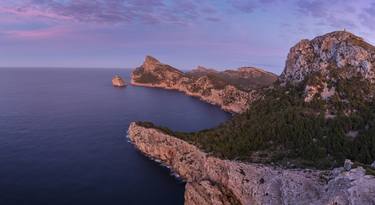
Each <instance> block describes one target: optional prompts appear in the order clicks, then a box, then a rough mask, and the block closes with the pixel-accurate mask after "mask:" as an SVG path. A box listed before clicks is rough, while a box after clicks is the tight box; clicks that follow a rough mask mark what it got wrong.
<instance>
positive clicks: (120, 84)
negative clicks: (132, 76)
mask: <svg viewBox="0 0 375 205" xmlns="http://www.w3.org/2000/svg"><path fill="white" fill-rule="evenodd" d="M112 85H113V86H115V87H124V86H126V84H125V81H124V80H123V79H122V78H121V77H120V76H119V75H115V77H113V78H112Z"/></svg>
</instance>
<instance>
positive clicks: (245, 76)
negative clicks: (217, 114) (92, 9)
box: [131, 56, 277, 113]
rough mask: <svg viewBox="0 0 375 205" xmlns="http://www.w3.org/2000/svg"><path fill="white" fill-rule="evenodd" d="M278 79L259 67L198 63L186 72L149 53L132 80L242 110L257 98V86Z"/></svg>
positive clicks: (135, 83) (237, 111) (263, 85)
mask: <svg viewBox="0 0 375 205" xmlns="http://www.w3.org/2000/svg"><path fill="white" fill-rule="evenodd" d="M276 79H277V77H276V75H274V74H272V73H269V72H266V71H261V69H259V68H256V69H255V68H240V69H238V70H234V71H231V70H226V71H216V70H214V69H207V68H204V67H202V66H198V67H197V68H196V69H193V70H191V71H189V72H186V73H185V72H182V71H180V70H178V69H176V68H174V67H172V66H170V65H167V64H163V63H161V62H160V61H158V60H157V59H156V58H154V57H151V56H147V57H146V59H145V61H144V63H143V64H142V65H141V66H140V67H138V68H136V69H135V70H134V71H133V73H132V77H131V83H132V84H133V85H137V86H146V87H157V88H164V89H173V90H178V91H181V92H184V93H185V94H186V95H189V96H194V97H198V98H199V99H201V100H203V101H205V102H208V103H210V104H214V105H218V106H220V107H221V108H222V109H223V110H225V111H229V112H233V113H241V112H244V111H245V110H246V109H247V108H248V104H249V102H251V101H252V100H254V99H255V98H256V91H255V90H257V89H259V88H262V87H265V86H268V85H270V84H271V83H273V82H274V81H276Z"/></svg>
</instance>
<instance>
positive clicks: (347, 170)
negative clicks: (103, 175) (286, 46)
mask: <svg viewBox="0 0 375 205" xmlns="http://www.w3.org/2000/svg"><path fill="white" fill-rule="evenodd" d="M146 63H147V62H146ZM158 64H159V63H158ZM374 66H375V47H374V46H372V45H370V44H369V43H367V42H365V41H364V40H363V39H362V38H360V37H358V36H355V35H354V34H352V33H349V32H345V31H336V32H332V33H328V34H326V35H323V36H319V37H316V38H314V39H313V40H302V41H300V42H299V43H298V44H297V45H295V46H294V47H293V48H291V49H290V53H289V55H288V58H287V61H286V65H285V69H284V71H283V73H282V74H281V76H280V77H279V78H278V79H277V81H276V82H274V83H273V84H272V86H269V87H268V88H264V89H261V90H258V91H257V93H258V94H257V95H258V96H260V97H257V98H255V99H254V100H250V101H249V100H248V101H247V103H249V105H248V106H249V109H247V110H246V111H244V110H245V109H244V110H242V111H244V112H242V113H241V114H239V115H236V116H234V117H233V118H232V119H231V120H229V121H228V122H226V123H224V124H222V125H220V126H218V127H216V128H212V129H208V130H203V131H200V132H194V133H181V132H174V131H171V130H169V129H166V128H160V127H157V126H155V125H153V124H152V123H146V122H136V123H135V122H134V123H132V124H131V125H130V127H129V130H128V134H129V139H130V140H131V142H132V143H133V144H134V145H135V146H136V147H137V148H138V149H139V150H140V151H141V152H142V153H144V154H145V155H147V156H149V157H150V158H153V159H157V160H158V161H161V162H162V163H164V164H166V165H168V166H169V167H171V169H172V171H174V172H176V173H177V174H178V175H180V176H181V177H182V178H183V179H184V180H186V182H187V184H186V191H185V204H187V205H195V204H196V205H198V204H215V205H219V204H275V205H276V204H316V205H320V204H327V205H328V204H340V205H341V204H352V205H363V204H369V205H370V204H375V178H374V174H375V170H374V169H375V167H374V166H373V165H374V160H375V140H374V137H373V133H375V105H374V103H373V102H374V100H375V99H374V96H375V81H374V77H375V73H374ZM146 67H147V66H146ZM141 71H142V69H139V70H138V71H136V72H135V76H136V77H139V76H141V75H139V73H138V72H141ZM173 71H174V72H172V73H170V74H168V75H170V77H171V78H170V79H179V78H177V76H180V75H182V76H184V75H186V74H184V73H181V72H179V71H177V70H173ZM173 73H176V74H173ZM177 73H178V75H177ZM148 77H149V78H151V79H153V80H155V85H157V86H159V85H160V83H157V81H156V80H157V79H155V78H154V75H148ZM133 80H134V79H133ZM167 82H168V81H167ZM167 82H165V84H164V82H163V86H166V85H168V83H167ZM168 87H172V86H168ZM343 165H344V166H343Z"/></svg>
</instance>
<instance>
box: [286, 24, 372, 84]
mask: <svg viewBox="0 0 375 205" xmlns="http://www.w3.org/2000/svg"><path fill="white" fill-rule="evenodd" d="M374 65H375V48H374V47H373V46H372V45H370V44H368V43H367V42H365V41H364V40H363V39H362V38H360V37H358V36H355V35H354V34H352V33H349V32H346V31H336V32H332V33H328V34H326V35H323V36H319V37H316V38H314V39H313V40H302V41H300V42H299V43H298V44H297V45H295V46H294V47H292V48H291V49H290V52H289V54H288V58H287V61H286V66H285V69H284V71H283V73H282V74H281V76H280V81H282V82H286V81H288V82H294V83H295V82H301V81H302V80H304V79H305V77H306V76H308V75H310V74H312V73H314V72H320V73H322V74H323V76H325V75H329V71H330V70H331V69H338V70H343V69H345V71H346V72H347V74H348V75H349V76H348V77H350V75H356V74H358V73H359V74H361V75H362V76H363V77H365V78H366V79H369V80H371V81H373V80H374Z"/></svg>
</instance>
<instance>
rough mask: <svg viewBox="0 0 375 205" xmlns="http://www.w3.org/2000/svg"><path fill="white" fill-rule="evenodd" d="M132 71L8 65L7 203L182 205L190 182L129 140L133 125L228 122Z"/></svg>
mask: <svg viewBox="0 0 375 205" xmlns="http://www.w3.org/2000/svg"><path fill="white" fill-rule="evenodd" d="M116 74H119V75H121V76H122V77H123V78H124V79H125V80H126V81H127V82H129V80H130V74H131V70H130V69H111V68H0V204H1V205H23V204H25V205H60V204H61V205H75V204H79V205H85V204H90V205H96V204H101V205H102V204H106V205H107V204H108V205H117V204H123V205H132V204H137V205H143V204H163V205H169V204H171V205H178V204H183V203H184V186H185V184H184V182H183V181H181V180H179V179H176V178H175V177H173V176H172V174H171V172H170V171H169V170H168V169H167V168H165V167H162V166H160V165H159V164H158V163H157V162H154V161H152V160H150V159H148V158H147V157H145V156H143V155H142V154H141V153H140V152H139V151H137V150H136V149H135V147H134V146H133V145H132V144H131V143H129V142H128V139H127V129H128V126H129V124H130V123H131V122H133V121H150V122H153V123H155V124H157V125H160V126H165V127H169V128H171V129H172V130H176V131H187V132H190V131H198V130H201V129H206V128H211V127H214V126H217V125H219V124H220V123H222V122H224V121H226V120H228V119H229V118H230V114H229V113H226V112H223V111H222V110H220V109H219V108H218V107H216V106H213V105H209V104H207V103H204V102H201V101H199V100H198V99H196V98H193V97H189V96H185V95H184V94H182V93H180V92H177V91H170V90H163V89H157V88H144V87H135V86H131V85H129V86H127V87H125V88H115V87H113V86H112V84H111V79H112V77H113V76H114V75H116Z"/></svg>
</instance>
